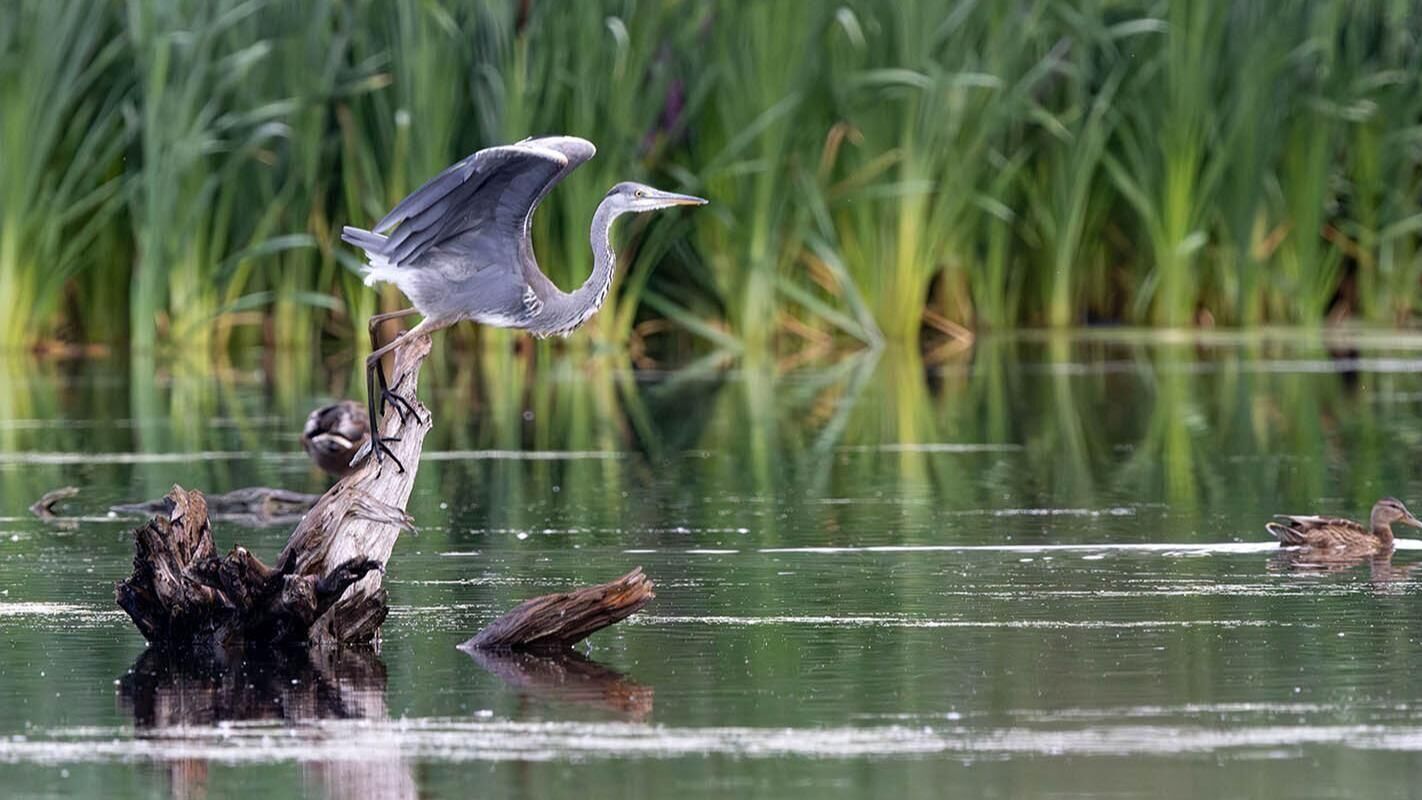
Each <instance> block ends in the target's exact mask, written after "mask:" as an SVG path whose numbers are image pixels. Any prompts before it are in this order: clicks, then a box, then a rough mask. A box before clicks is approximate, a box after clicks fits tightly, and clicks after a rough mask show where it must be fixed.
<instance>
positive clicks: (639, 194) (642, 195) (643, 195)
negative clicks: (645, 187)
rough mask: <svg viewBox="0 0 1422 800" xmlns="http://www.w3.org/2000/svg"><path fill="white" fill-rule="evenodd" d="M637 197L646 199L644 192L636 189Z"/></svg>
mask: <svg viewBox="0 0 1422 800" xmlns="http://www.w3.org/2000/svg"><path fill="white" fill-rule="evenodd" d="M637 196H638V197H646V196H647V193H646V192H644V191H642V190H641V189H638V190H637Z"/></svg>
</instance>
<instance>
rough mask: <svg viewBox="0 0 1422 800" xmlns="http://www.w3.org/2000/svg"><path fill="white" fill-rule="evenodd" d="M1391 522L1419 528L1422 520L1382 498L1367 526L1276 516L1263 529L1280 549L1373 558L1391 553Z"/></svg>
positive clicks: (1391, 499) (1339, 520) (1392, 500)
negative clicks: (1293, 548) (1373, 555)
mask: <svg viewBox="0 0 1422 800" xmlns="http://www.w3.org/2000/svg"><path fill="white" fill-rule="evenodd" d="M1394 522H1400V523H1402V524H1403V525H1409V526H1411V527H1413V528H1422V520H1418V519H1417V518H1416V517H1414V516H1412V512H1411V511H1408V510H1407V506H1405V505H1403V504H1402V501H1401V500H1398V499H1397V498H1395V497H1384V498H1382V499H1381V500H1379V501H1377V503H1375V504H1373V513H1372V515H1371V516H1370V517H1369V518H1368V524H1367V525H1364V524H1363V523H1361V522H1354V521H1353V520H1351V519H1342V518H1339V517H1295V516H1289V515H1287V514H1276V515H1275V516H1274V521H1272V522H1269V523H1266V524H1265V525H1264V529H1265V530H1267V531H1269V534H1270V535H1271V536H1273V537H1274V538H1275V539H1278V540H1279V546H1280V547H1301V548H1309V549H1312V550H1331V551H1335V552H1346V553H1348V554H1350V555H1353V554H1356V555H1372V554H1383V553H1391V552H1392V547H1393V535H1392V524H1393V523H1394Z"/></svg>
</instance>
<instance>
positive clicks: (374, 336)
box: [368, 308, 419, 350]
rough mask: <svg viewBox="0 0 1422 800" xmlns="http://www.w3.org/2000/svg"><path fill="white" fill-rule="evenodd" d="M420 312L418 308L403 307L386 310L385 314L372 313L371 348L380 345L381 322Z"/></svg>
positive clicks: (370, 326)
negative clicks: (396, 309)
mask: <svg viewBox="0 0 1422 800" xmlns="http://www.w3.org/2000/svg"><path fill="white" fill-rule="evenodd" d="M418 313H419V309H416V308H402V309H400V310H398V311H386V312H385V313H383V314H371V315H370V323H369V325H368V327H369V329H370V348H371V349H372V350H374V349H376V348H377V347H380V323H382V322H389V321H390V320H392V319H400V318H401V317H408V316H410V315H411V314H418Z"/></svg>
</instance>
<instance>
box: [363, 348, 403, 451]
mask: <svg viewBox="0 0 1422 800" xmlns="http://www.w3.org/2000/svg"><path fill="white" fill-rule="evenodd" d="M365 404H366V413H368V414H369V415H370V441H369V442H367V445H368V446H369V447H370V452H371V453H372V454H374V455H375V463H377V464H379V463H380V461H381V459H383V458H384V457H385V456H390V460H391V461H394V462H395V466H396V467H397V468H398V469H399V470H400V471H401V472H404V471H405V465H404V464H402V463H400V459H399V458H398V457H397V456H396V455H395V454H394V453H393V452H391V450H390V448H389V447H386V446H385V444H386V442H398V441H399V439H397V438H393V437H390V436H381V435H380V417H378V416H376V415H375V367H374V365H373V364H372V363H371V362H370V361H369V360H367V361H366V362H365Z"/></svg>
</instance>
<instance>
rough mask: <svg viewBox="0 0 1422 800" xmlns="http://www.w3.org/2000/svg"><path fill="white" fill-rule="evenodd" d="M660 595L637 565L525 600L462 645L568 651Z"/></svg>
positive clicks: (470, 649)
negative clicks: (611, 578)
mask: <svg viewBox="0 0 1422 800" xmlns="http://www.w3.org/2000/svg"><path fill="white" fill-rule="evenodd" d="M656 596H657V595H656V593H655V592H653V591H652V581H651V579H649V578H648V577H647V576H646V575H643V574H642V568H641V567H637V568H636V569H634V570H632V571H631V572H629V573H627V574H626V575H623V576H622V577H621V578H618V579H617V580H615V581H612V582H611V583H600V584H598V585H597V586H587V587H584V588H582V589H574V590H573V591H571V592H560V593H558V594H546V595H543V596H542V597H535V598H533V599H532V600H525V601H523V602H522V603H519V604H518V605H517V606H515V607H514V609H513V610H512V611H510V612H509V613H507V614H505V615H503V616H502V617H499V618H498V619H496V620H494V621H493V622H492V623H490V624H489V625H488V626H487V627H485V628H484V630H482V631H479V633H478V634H476V635H475V636H474V638H472V639H470V640H469V641H467V642H465V643H463V644H461V645H459V649H461V650H466V651H474V650H528V651H534V652H556V651H560V650H567V649H568V648H570V647H572V646H573V645H575V644H577V643H578V642H581V641H582V640H583V639H586V638H587V637H588V636H590V635H592V634H593V633H596V632H597V631H600V630H602V629H603V628H606V627H607V626H609V625H611V624H613V623H615V622H620V621H622V620H624V619H627V618H628V617H630V616H632V615H633V614H635V613H637V611H639V610H640V609H641V608H642V606H645V605H646V604H647V603H649V602H651V601H652V598H654V597H656Z"/></svg>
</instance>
